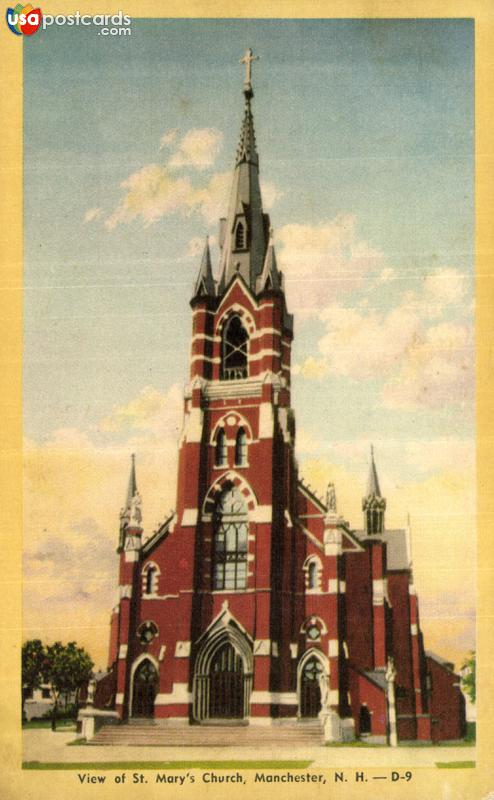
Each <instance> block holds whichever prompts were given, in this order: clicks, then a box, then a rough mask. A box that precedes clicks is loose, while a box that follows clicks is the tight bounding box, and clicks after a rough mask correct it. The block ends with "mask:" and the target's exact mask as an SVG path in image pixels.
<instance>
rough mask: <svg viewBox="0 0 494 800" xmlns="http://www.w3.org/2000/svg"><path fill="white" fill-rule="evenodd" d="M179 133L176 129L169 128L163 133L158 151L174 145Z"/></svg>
mask: <svg viewBox="0 0 494 800" xmlns="http://www.w3.org/2000/svg"><path fill="white" fill-rule="evenodd" d="M179 132H180V131H179V129H178V128H169V130H167V131H165V132H164V134H163V136H162V137H161V139H160V150H163V149H164V148H165V147H170V146H171V145H172V144H174V143H175V142H176V140H177V136H178V134H179Z"/></svg>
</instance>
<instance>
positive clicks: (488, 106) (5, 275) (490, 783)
mask: <svg viewBox="0 0 494 800" xmlns="http://www.w3.org/2000/svg"><path fill="white" fill-rule="evenodd" d="M158 6H159V7H158ZM41 7H42V10H43V11H44V12H45V13H65V14H67V13H72V12H74V11H75V10H79V11H81V12H84V13H114V12H116V11H118V10H120V9H121V10H123V11H124V12H125V13H127V14H129V15H130V16H133V17H213V18H214V17H239V18H242V17H246V18H252V17H299V18H303V17H333V18H337V17H340V18H341V17H346V18H358V17H367V18H379V17H394V18H413V17H430V18H433V17H472V18H475V36H476V153H477V157H476V207H477V212H476V224H477V231H476V252H477V365H478V407H477V420H478V496H479V500H478V522H479V525H478V536H479V560H478V563H479V570H478V593H479V596H478V610H479V617H478V619H479V622H478V652H479V670H478V678H479V691H478V704H477V712H478V738H479V741H478V747H477V767H476V769H466V770H461V769H456V770H437V769H433V768H422V769H414V778H413V781H412V783H405V782H403V781H399V782H397V783H394V784H390V783H387V784H386V788H385V793H384V792H382V793H381V792H380V794H381V796H385V797H390V798H397V800H398V798H402V797H403V798H405V797H406V798H431V800H436V798H438V799H440V800H460V798H461V799H464V800H482V798H485V797H486V795H487V794H488V793H489V792H494V759H493V757H492V753H493V752H494V726H493V722H492V721H493V719H494V670H493V665H494V641H493V640H494V637H493V631H494V622H493V620H494V591H493V586H494V545H493V542H492V541H491V540H492V539H493V538H494V525H493V524H492V518H493V512H494V493H493V491H492V490H493V480H492V478H493V467H494V456H493V446H492V442H493V441H494V424H493V408H494V380H493V375H494V372H493V369H494V365H493V358H492V352H491V350H492V342H493V340H494V337H493V327H494V322H493V320H494V314H493V309H494V281H493V269H492V254H493V253H494V225H493V219H494V142H493V138H494V137H493V128H494V126H493V112H492V103H493V99H494V91H493V89H494V57H493V53H494V3H493V2H492V0H477V1H476V2H475V1H474V0H472V1H471V2H468V1H467V0H465V1H463V0H436V1H435V2H432V1H431V0H382V1H380V0H375V2H365V1H364V0H332V2H330V3H329V2H327V1H326V2H324V0H305V1H302V0H299V2H290V1H289V0H278V2H276V1H275V0H270V1H269V2H268V0H263V2H259V1H258V0H251V2H249V3H248V4H244V5H243V6H242V7H241V8H240V7H239V5H238V3H233V2H232V0H223V2H221V3H219V2H204V0H202V2H198V1H196V2H194V0H180V2H177V0H170V2H167V3H163V2H161V3H157V1H156V0H154V2H142V1H141V2H137V1H136V0H116V2H108V0H105V2H103V1H102V0H100V2H81V3H75V2H67V0H59V2H57V3H51V2H50V3H42V4H41ZM3 13H4V12H3V11H2V15H3ZM0 53H1V56H0V58H1V62H0V63H1V73H0V74H1V78H2V83H1V87H0V119H2V121H3V122H4V125H3V136H2V145H3V146H2V155H1V164H0V181H1V185H0V252H1V267H0V270H1V271H0V289H1V291H0V321H1V342H2V347H1V356H0V380H1V390H0V403H1V411H2V414H1V416H0V419H1V420H2V432H1V444H0V469H1V484H0V487H1V488H0V492H1V494H0V525H1V536H2V540H1V541H2V549H1V552H2V555H3V558H2V573H1V575H2V577H1V594H0V597H1V607H2V610H3V612H4V622H3V627H2V637H1V655H2V658H1V662H0V666H1V671H0V686H1V697H0V748H1V749H0V753H1V761H2V769H1V771H0V795H1V797H2V798H4V799H5V800H11V798H16V800H17V799H20V798H30V797H33V798H34V797H36V798H39V800H44V798H48V797H54V798H62V797H66V796H70V797H73V798H78V797H81V798H82V797H87V796H88V793H91V794H92V793H97V795H98V797H105V798H106V797H107V796H110V795H113V793H114V794H115V796H116V797H117V796H118V797H132V798H136V797H139V796H144V795H145V796H146V798H148V797H163V796H165V795H167V796H170V797H174V798H175V797H177V796H179V795H180V796H181V797H184V798H185V797H188V796H189V794H190V795H192V794H193V795H196V794H199V793H202V794H204V793H208V794H209V796H210V797H212V796H214V797H216V796H217V795H218V794H219V795H220V796H221V794H222V793H225V794H226V792H228V794H230V793H231V794H239V795H240V794H241V793H243V796H245V795H246V793H248V794H249V797H251V796H253V797H264V796H265V795H267V794H268V793H269V796H270V797H279V796H283V797H300V796H304V797H311V798H312V797H316V796H317V797H325V798H329V797H331V798H333V797H337V798H339V797H344V798H348V800H351V798H354V797H355V798H357V797H358V798H363V797H369V796H371V795H372V796H375V793H376V790H375V786H376V784H374V785H372V782H370V783H369V784H368V785H367V787H368V788H367V787H364V786H362V785H361V784H360V785H359V784H353V783H347V784H334V783H331V781H330V780H328V784H327V785H326V786H324V787H323V786H320V785H319V784H312V785H310V784H309V785H307V784H288V785H280V784H276V785H272V786H270V787H269V788H262V787H260V786H259V785H255V784H253V783H250V784H249V786H248V787H247V786H242V785H239V786H236V785H232V786H229V787H228V788H227V787H224V789H223V792H220V791H218V789H216V790H215V788H214V787H213V788H211V787H206V786H205V785H204V784H202V783H196V784H195V786H194V787H191V788H190V789H186V788H182V789H181V790H178V789H177V788H175V789H171V788H170V787H164V786H156V785H155V784H153V783H150V784H149V785H146V786H140V787H133V786H132V785H130V784H126V785H124V786H115V784H114V782H113V779H112V778H109V779H107V784H105V785H104V786H98V787H94V786H82V785H81V784H80V783H79V780H78V778H77V773H76V772H73V771H71V772H54V771H53V772H36V771H24V772H23V771H22V770H21V769H20V763H21V729H20V713H19V711H20V702H19V700H20V688H19V666H20V663H19V662H20V659H19V650H20V641H21V637H20V630H21V604H20V597H21V595H20V552H21V546H20V545H21V540H22V499H21V486H22V473H21V467H22V455H21V356H22V327H21V325H22V298H21V286H22V246H21V233H22V40H20V37H15V36H13V35H12V34H11V33H10V32H9V31H8V30H7V26H6V25H5V23H4V22H3V20H2V21H1V24H0ZM470 535H473V532H471V531H465V536H470ZM444 752H445V759H444V760H448V759H447V749H445V751H444ZM160 756H161V757H166V755H165V754H160V755H159V756H158V755H157V757H160ZM471 757H472V756H471V755H469V751H468V750H465V759H469V758H471ZM74 760H77V748H75V750H74ZM327 772H328V777H329V776H330V775H332V771H331V770H328V771H327ZM379 772H382V770H378V771H377V772H376V771H375V770H367V773H368V774H369V776H371V775H372V774H378V773H379ZM110 780H111V783H110ZM379 788H380V789H381V788H382V784H380V785H379Z"/></svg>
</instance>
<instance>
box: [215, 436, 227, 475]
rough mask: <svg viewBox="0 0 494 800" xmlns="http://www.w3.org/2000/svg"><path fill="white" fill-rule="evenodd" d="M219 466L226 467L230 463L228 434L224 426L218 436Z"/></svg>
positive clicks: (217, 456)
mask: <svg viewBox="0 0 494 800" xmlns="http://www.w3.org/2000/svg"><path fill="white" fill-rule="evenodd" d="M215 464H216V466H217V467H225V466H226V465H227V464H228V449H227V446H226V435H225V431H224V430H223V428H220V429H219V431H218V433H217V436H216V458H215Z"/></svg>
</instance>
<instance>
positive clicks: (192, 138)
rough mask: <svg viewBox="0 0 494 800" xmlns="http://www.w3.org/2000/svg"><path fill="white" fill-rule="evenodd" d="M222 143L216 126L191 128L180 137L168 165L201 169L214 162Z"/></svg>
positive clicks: (174, 167) (221, 136) (173, 167)
mask: <svg viewBox="0 0 494 800" xmlns="http://www.w3.org/2000/svg"><path fill="white" fill-rule="evenodd" d="M161 141H162V142H163V139H162V140H161ZM222 145H223V134H222V133H221V131H219V130H217V129H216V128H193V129H192V130H190V131H187V133H186V134H185V136H183V137H182V139H181V141H180V142H179V144H178V146H177V149H176V150H175V152H174V153H173V154H172V155H171V157H170V160H169V162H168V166H169V167H171V168H172V169H177V168H180V167H193V168H194V169H198V170H201V171H202V170H204V169H207V168H208V167H211V166H212V165H213V164H214V162H215V161H216V158H217V156H218V154H219V152H220V150H221V147H222Z"/></svg>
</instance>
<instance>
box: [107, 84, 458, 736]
mask: <svg viewBox="0 0 494 800" xmlns="http://www.w3.org/2000/svg"><path fill="white" fill-rule="evenodd" d="M244 94H245V101H246V109H245V117H244V122H243V126H242V131H241V138H240V145H239V151H238V153H237V163H236V166H235V171H234V177H233V187H232V195H231V198H230V206H229V212H228V217H227V219H226V220H223V221H222V224H221V235H220V244H221V262H220V277H219V280H218V281H215V280H214V278H213V274H212V269H211V262H210V255H209V248H208V246H207V245H206V250H205V253H204V257H203V261H202V264H201V269H200V272H199V276H198V280H197V283H196V287H195V292H194V297H193V299H192V301H191V307H192V340H191V360H190V382H189V385H188V388H187V389H186V392H185V399H184V424H183V430H182V434H181V438H180V445H179V468H178V486H177V504H176V511H175V513H174V515H173V516H172V517H171V518H170V519H168V520H167V521H166V522H165V523H164V524H163V525H162V527H161V528H160V529H159V530H158V531H157V533H155V534H153V536H151V537H150V538H148V539H147V540H146V539H144V537H143V536H142V530H141V525H140V509H139V498H138V495H137V489H136V484H135V474H134V471H133V472H132V475H131V485H130V488H129V497H128V502H127V507H126V508H125V510H124V513H123V515H122V520H121V534H120V546H119V560H120V572H119V601H118V603H117V605H116V606H115V608H114V610H113V614H112V622H111V638H110V655H109V667H110V671H111V674H110V677H109V678H108V679H107V682H106V686H107V687H108V685H110V684H111V683H112V682H113V690H114V704H115V708H116V710H117V711H118V713H119V715H120V716H121V718H122V719H127V718H130V717H143V716H144V717H145V716H153V717H154V718H155V719H162V720H166V719H175V720H176V719H180V720H185V721H188V722H190V723H208V722H209V723H211V722H214V721H218V720H221V719H225V718H227V719H230V720H231V719H237V720H239V721H243V722H245V721H249V722H250V723H259V724H260V723H262V722H264V723H269V722H270V721H271V720H273V719H276V718H281V717H291V718H302V719H303V718H304V717H317V716H321V717H323V716H324V714H326V715H327V714H332V715H333V720H336V722H337V724H336V728H335V729H334V730H336V734H335V738H342V739H343V738H351V737H353V736H354V735H356V736H359V735H360V736H362V737H363V738H364V737H367V738H369V739H371V740H372V739H374V740H383V741H386V740H389V738H390V731H391V730H392V727H393V725H395V726H396V729H397V732H398V737H399V738H400V739H417V738H419V739H424V740H430V739H431V738H434V739H442V738H452V739H454V738H460V737H461V736H462V735H463V727H464V710H463V705H462V699H461V693H460V691H459V688H458V685H457V684H458V678H457V676H455V675H454V674H453V673H452V671H451V670H449V668H448V667H447V666H444V664H440V663H439V662H438V661H436V660H434V659H431V658H426V656H425V653H424V649H423V644H422V638H421V634H420V626H419V619H418V603H417V598H416V595H415V592H414V588H413V581H412V575H411V570H410V563H409V558H408V548H407V536H408V532H407V531H386V529H385V527H384V509H385V505H386V503H385V500H384V499H383V498H382V497H381V494H380V490H379V486H378V482H377V473H376V471H375V465H374V461H373V460H372V470H373V473H372V475H371V481H370V488H369V489H368V492H367V495H366V498H365V500H364V512H365V514H364V517H365V519H366V520H367V522H366V526H365V530H363V531H353V530H351V529H350V528H349V527H348V524H347V523H346V522H345V521H344V520H343V519H342V518H341V517H340V516H339V515H338V513H337V511H336V503H335V500H334V494H333V489H332V487H331V486H330V487H329V488H328V496H327V498H326V500H325V501H324V502H323V501H322V500H321V499H320V498H318V497H317V496H316V495H315V494H314V493H313V492H312V491H311V490H310V489H309V488H308V487H306V486H305V485H304V483H303V482H302V481H301V480H300V478H299V476H298V473H297V464H296V460H295V422H294V413H293V410H292V408H291V403H290V353H291V344H292V339H293V321H292V317H291V315H290V314H289V313H288V311H287V308H286V302H285V295H284V291H283V279H282V275H281V273H280V272H279V271H278V269H277V266H276V259H275V255H274V248H273V245H272V242H271V236H270V234H269V219H268V217H267V215H266V214H264V213H263V211H262V205H261V199H260V190H259V184H258V157H257V152H256V150H255V138H254V131H253V122H252V112H251V107H250V106H251V99H252V97H253V92H252V88H251V87H250V85H247V86H246V87H245V88H244ZM133 469H134V468H133ZM136 497H137V501H136ZM393 661H394V668H395V671H396V677H394V678H390V673H389V670H390V668H391V667H392V662H393ZM390 692H392V693H393V696H394V698H395V705H396V719H394V717H393V713H394V712H392V711H391V710H390V708H391V706H390V703H391V694H390Z"/></svg>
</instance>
